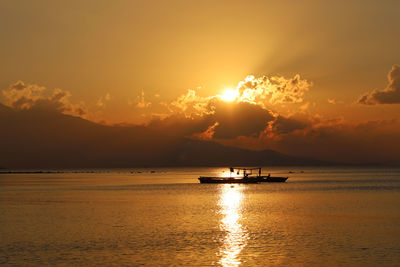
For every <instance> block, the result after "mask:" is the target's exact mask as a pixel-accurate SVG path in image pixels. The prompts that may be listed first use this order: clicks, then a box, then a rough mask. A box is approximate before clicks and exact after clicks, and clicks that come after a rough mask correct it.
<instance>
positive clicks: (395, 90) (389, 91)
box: [358, 65, 400, 105]
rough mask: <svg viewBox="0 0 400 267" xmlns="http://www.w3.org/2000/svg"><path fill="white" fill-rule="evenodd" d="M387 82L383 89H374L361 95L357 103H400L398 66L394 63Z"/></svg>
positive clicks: (399, 69) (399, 70)
mask: <svg viewBox="0 0 400 267" xmlns="http://www.w3.org/2000/svg"><path fill="white" fill-rule="evenodd" d="M388 81H389V84H388V85H387V87H386V88H385V89H383V90H374V91H372V92H370V93H367V94H365V95H363V96H361V97H360V98H359V99H358V103H359V104H364V105H377V104H400V66H398V65H394V66H393V67H392V69H391V70H390V72H389V74H388Z"/></svg>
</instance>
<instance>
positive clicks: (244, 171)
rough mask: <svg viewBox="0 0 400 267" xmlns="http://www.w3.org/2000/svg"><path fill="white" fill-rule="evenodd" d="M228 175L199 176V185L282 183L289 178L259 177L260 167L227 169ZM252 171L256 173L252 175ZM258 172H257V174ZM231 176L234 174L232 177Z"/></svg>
mask: <svg viewBox="0 0 400 267" xmlns="http://www.w3.org/2000/svg"><path fill="white" fill-rule="evenodd" d="M229 171H230V174H229V177H204V176H200V177H199V181H200V183H204V184H234V183H241V184H256V183H260V182H267V183H284V182H286V180H287V179H288V178H289V177H278V176H275V177H274V176H271V175H270V174H268V175H267V176H263V175H261V167H257V168H232V167H231V168H229ZM253 171H254V172H255V173H256V174H255V175H253ZM257 171H258V172H257ZM232 173H233V174H236V175H234V176H232Z"/></svg>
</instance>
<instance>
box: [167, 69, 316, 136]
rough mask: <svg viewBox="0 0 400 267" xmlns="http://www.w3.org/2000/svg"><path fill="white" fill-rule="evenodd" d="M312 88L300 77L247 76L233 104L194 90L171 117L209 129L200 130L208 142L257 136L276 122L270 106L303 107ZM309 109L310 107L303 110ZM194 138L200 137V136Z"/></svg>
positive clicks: (178, 103) (176, 103) (177, 103)
mask: <svg viewBox="0 0 400 267" xmlns="http://www.w3.org/2000/svg"><path fill="white" fill-rule="evenodd" d="M310 86H311V84H310V83H309V82H308V81H306V80H303V79H301V78H300V75H295V76H294V77H293V78H290V79H286V78H284V77H278V76H274V77H267V76H262V77H259V78H256V77H254V76H247V77H246V78H245V79H244V80H243V81H241V82H239V83H238V85H237V87H236V92H237V97H236V99H234V100H233V101H230V102H229V101H224V98H223V96H220V95H214V96H199V95H198V94H197V93H196V90H192V89H191V90H188V91H187V92H186V94H183V95H181V96H179V97H178V98H177V99H176V100H174V101H172V102H171V103H170V104H169V105H168V109H169V111H170V112H171V114H180V115H181V116H182V117H185V118H187V119H190V120H192V122H193V123H195V122H197V123H198V124H199V125H202V127H204V124H206V128H202V127H201V128H202V130H201V133H202V134H203V135H201V136H207V138H210V136H211V137H213V138H217V139H231V138H236V137H238V136H253V135H254V136H258V135H259V134H260V133H261V132H262V131H263V130H264V129H265V128H266V127H267V126H268V123H269V122H271V121H273V120H274V119H275V115H273V112H272V111H271V110H270V108H269V106H271V105H277V104H286V103H301V102H303V97H304V93H305V92H306V91H308V90H309V87H310ZM306 108H307V104H306V105H305V106H304V107H303V110H304V109H306ZM182 117H181V118H182ZM175 118H176V117H175ZM279 120H282V118H279ZM210 127H212V128H210ZM208 130H209V131H208ZM211 130H212V131H211ZM203 131H204V132H203ZM211 133H212V135H211ZM192 134H196V136H197V137H199V132H195V133H192Z"/></svg>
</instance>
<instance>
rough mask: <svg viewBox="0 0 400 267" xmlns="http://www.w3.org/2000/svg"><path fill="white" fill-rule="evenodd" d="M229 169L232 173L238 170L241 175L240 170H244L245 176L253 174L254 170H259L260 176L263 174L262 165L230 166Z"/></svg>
mask: <svg viewBox="0 0 400 267" xmlns="http://www.w3.org/2000/svg"><path fill="white" fill-rule="evenodd" d="M229 170H230V172H231V173H232V172H237V175H239V174H240V172H242V173H243V176H249V175H252V174H253V171H256V170H258V176H261V167H253V168H241V167H230V168H229Z"/></svg>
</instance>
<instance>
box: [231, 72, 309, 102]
mask: <svg viewBox="0 0 400 267" xmlns="http://www.w3.org/2000/svg"><path fill="white" fill-rule="evenodd" d="M310 87H311V83H309V82H308V81H307V80H304V79H301V77H300V75H299V74H296V75H295V76H294V77H293V78H290V79H287V78H285V77H279V76H273V77H267V76H262V77H259V78H255V77H254V76H252V75H249V76H247V77H246V78H245V79H244V81H241V82H239V84H238V86H237V90H238V93H239V95H240V96H239V99H240V101H247V102H252V103H257V104H264V105H265V104H284V103H301V102H303V100H304V93H305V92H306V91H308V90H309V88H310Z"/></svg>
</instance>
